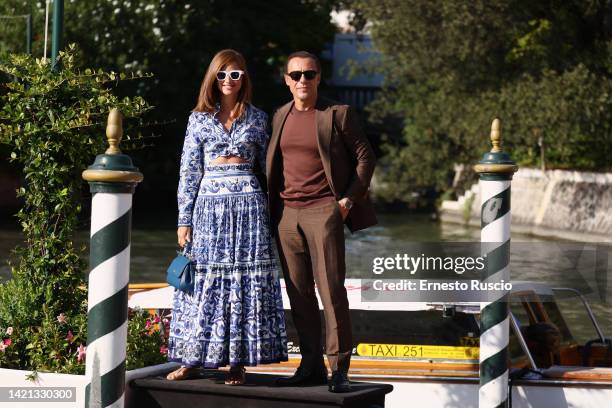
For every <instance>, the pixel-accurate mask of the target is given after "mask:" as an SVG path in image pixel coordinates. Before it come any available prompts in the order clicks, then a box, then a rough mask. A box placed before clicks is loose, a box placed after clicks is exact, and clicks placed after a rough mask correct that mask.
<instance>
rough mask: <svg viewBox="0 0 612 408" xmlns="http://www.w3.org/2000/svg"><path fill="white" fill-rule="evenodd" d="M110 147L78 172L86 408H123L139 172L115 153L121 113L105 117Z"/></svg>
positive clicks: (119, 135) (118, 138)
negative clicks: (87, 225) (84, 241)
mask: <svg viewBox="0 0 612 408" xmlns="http://www.w3.org/2000/svg"><path fill="white" fill-rule="evenodd" d="M106 136H107V138H108V141H109V144H110V147H109V148H108V149H107V150H106V152H105V154H100V155H98V156H97V157H96V160H95V162H94V164H93V165H91V166H89V168H88V169H87V170H85V171H84V172H83V179H85V180H86V181H88V182H89V186H90V190H91V192H92V194H93V197H92V206H91V241H90V257H89V264H90V272H89V283H88V287H89V291H88V301H87V303H88V304H87V309H88V312H87V359H86V364H85V367H86V368H85V376H86V377H87V379H88V385H87V388H86V391H85V393H86V394H85V401H86V403H85V406H86V407H87V408H107V407H113V408H120V407H123V405H124V391H125V357H126V343H127V317H128V282H129V276H130V234H131V220H132V195H133V193H134V189H135V188H136V185H137V184H138V183H139V182H140V181H142V179H143V176H142V173H140V172H139V171H138V169H137V168H136V167H134V165H133V164H132V160H131V159H130V157H129V156H127V155H125V154H121V150H119V147H118V146H119V143H120V141H121V137H122V136H123V129H122V119H121V114H120V113H119V111H118V110H117V109H113V110H112V111H111V112H110V114H109V115H108V125H107V127H106Z"/></svg>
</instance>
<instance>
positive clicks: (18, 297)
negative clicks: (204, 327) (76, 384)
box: [0, 46, 159, 373]
mask: <svg viewBox="0 0 612 408" xmlns="http://www.w3.org/2000/svg"><path fill="white" fill-rule="evenodd" d="M76 52H77V51H76V48H75V46H70V47H68V49H67V51H66V52H63V53H61V54H60V61H61V66H62V69H61V71H59V72H54V71H52V70H51V69H50V62H49V61H48V60H43V59H35V58H33V57H31V56H28V55H10V56H9V58H8V60H7V61H6V62H4V63H0V72H2V73H4V74H5V75H7V76H8V78H10V80H11V81H10V82H5V83H4V84H3V87H4V88H5V89H4V90H3V92H0V143H2V144H4V145H7V146H8V147H9V149H10V151H11V153H10V160H11V161H13V162H15V163H16V164H18V165H19V166H20V167H21V168H22V169H23V178H24V180H25V182H24V186H23V187H21V188H20V189H19V190H18V192H17V194H18V196H20V197H21V198H22V199H23V202H24V205H23V207H22V208H21V209H20V210H19V212H18V213H17V218H18V219H19V222H20V224H21V227H22V229H23V234H24V238H25V242H24V243H23V244H22V245H20V246H18V247H17V248H15V250H14V251H13V253H12V260H11V262H10V264H11V270H12V279H10V280H9V281H7V282H6V283H3V284H1V285H0V335H1V336H3V337H2V346H0V348H2V350H1V352H0V367H8V368H18V369H30V370H42V371H56V372H65V373H82V372H84V365H83V361H82V358H79V354H81V357H82V353H79V347H81V350H82V347H85V342H86V339H87V323H86V320H87V292H86V291H85V290H83V289H82V288H83V287H85V280H84V271H85V268H86V265H85V263H84V261H83V260H82V258H81V255H82V253H83V251H84V250H85V248H84V247H82V248H76V247H75V245H74V244H73V235H74V233H75V231H76V229H77V221H78V215H79V213H80V211H81V205H80V203H81V194H82V186H83V181H82V179H81V173H82V171H83V170H84V169H85V168H86V167H87V165H88V164H90V163H91V162H92V161H93V157H94V155H95V154H97V153H101V152H103V151H104V150H105V138H104V137H103V135H104V129H105V126H106V120H107V117H108V113H109V111H110V109H112V108H118V109H119V110H120V111H121V112H122V114H123V115H124V118H125V122H124V128H125V129H126V131H127V133H128V134H129V133H130V132H131V131H132V130H134V129H136V128H137V127H138V126H140V125H141V124H142V119H141V118H142V117H143V115H144V114H145V113H146V112H148V111H150V110H151V109H152V107H151V106H150V105H149V104H148V103H147V102H146V101H145V100H144V99H142V98H141V97H134V98H128V97H126V98H123V99H119V98H118V97H116V96H115V95H113V93H112V86H113V85H115V84H116V83H117V82H118V81H120V80H124V79H139V78H143V77H148V76H149V75H132V76H130V77H128V76H127V75H125V74H118V73H115V72H104V71H102V70H91V69H86V70H84V71H83V72H81V71H79V70H78V69H77V68H76V63H75V61H76ZM138 135H139V133H136V136H134V137H133V138H131V139H130V137H129V136H128V137H127V139H128V140H132V142H134V141H137V140H139V136H138ZM60 316H64V317H65V321H60V320H63V318H61V317H60ZM136 316H137V321H135V322H134V323H130V324H131V325H134V324H135V325H139V324H141V321H142V316H141V315H140V314H136ZM9 327H10V328H11V329H10V330H9V332H12V334H11V335H10V336H9V335H8V334H6V332H7V329H8V328H9ZM145 340H146V341H145V342H143V344H142V345H138V346H136V345H132V346H131V348H132V349H134V350H139V351H138V352H139V353H142V352H143V351H142V350H143V347H145V344H149V343H151V342H150V340H149V339H145ZM132 341H137V342H138V341H140V340H139V338H138V337H134V336H132ZM153 346H155V347H157V349H156V350H152V349H151V352H153V351H155V352H156V353H157V354H159V346H158V345H157V343H155V344H152V343H151V347H153ZM133 360H134V362H135V363H137V362H138V361H142V360H143V358H142V357H137V358H135V359H133Z"/></svg>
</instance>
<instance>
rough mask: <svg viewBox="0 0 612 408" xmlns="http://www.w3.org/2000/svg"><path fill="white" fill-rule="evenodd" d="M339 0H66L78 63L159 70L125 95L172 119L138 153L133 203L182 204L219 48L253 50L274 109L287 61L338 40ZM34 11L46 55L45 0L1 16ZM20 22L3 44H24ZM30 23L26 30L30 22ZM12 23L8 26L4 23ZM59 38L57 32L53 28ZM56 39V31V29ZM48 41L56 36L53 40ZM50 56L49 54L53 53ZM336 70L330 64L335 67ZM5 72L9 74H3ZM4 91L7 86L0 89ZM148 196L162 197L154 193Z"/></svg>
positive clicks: (7, 1) (21, 3) (260, 89)
mask: <svg viewBox="0 0 612 408" xmlns="http://www.w3.org/2000/svg"><path fill="white" fill-rule="evenodd" d="M336 3H337V1H334V0H266V1H240V0H209V1H189V0H187V1H175V0H131V1H117V0H99V1H69V0H66V1H65V10H64V12H65V35H64V39H65V42H66V43H67V44H68V43H76V44H77V45H78V47H79V49H80V50H81V56H80V58H79V63H80V64H82V66H95V67H99V68H102V69H105V70H114V71H127V72H130V71H138V70H141V71H143V72H152V73H153V74H154V75H155V78H154V79H153V80H151V81H141V82H133V83H128V84H122V85H120V87H119V88H118V92H119V94H120V95H134V94H136V95H140V96H143V97H145V98H146V99H147V100H148V101H150V102H151V103H152V104H153V105H155V106H156V107H157V109H156V110H155V114H154V115H153V116H154V118H152V119H154V120H158V121H161V122H170V123H168V124H166V125H164V126H160V127H158V128H152V129H151V131H152V132H154V133H155V134H158V135H161V137H160V138H158V139H156V140H155V142H154V143H155V146H154V148H152V149H145V150H142V151H139V152H134V153H133V158H134V162H135V163H136V165H137V166H138V167H139V168H140V169H141V171H143V173H144V174H145V179H144V182H143V183H141V184H140V185H139V187H138V190H139V192H138V195H137V198H136V200H135V207H136V209H138V205H139V203H140V202H147V205H146V208H143V209H141V210H140V211H139V213H142V211H143V210H152V212H154V213H155V214H159V213H160V210H163V208H154V207H153V206H152V203H153V205H157V206H160V207H161V206H165V207H167V208H168V209H169V210H170V211H174V210H175V209H176V186H177V182H178V157H179V154H180V149H181V147H182V143H183V139H184V134H185V127H186V123H187V118H188V116H189V112H190V110H191V109H193V107H194V106H195V103H196V98H197V95H198V93H199V87H200V83H201V81H202V78H203V75H204V72H205V70H206V68H207V67H208V64H209V62H210V60H211V59H212V57H213V55H214V54H215V53H216V52H217V51H219V50H221V49H224V48H234V49H236V50H238V51H240V52H241V53H243V55H244V56H245V58H246V60H247V63H248V68H249V73H250V75H251V77H252V78H253V84H254V104H255V105H256V106H258V107H260V108H262V109H264V110H266V111H267V112H271V111H272V110H273V109H274V108H276V107H277V106H280V105H281V104H283V103H284V102H285V101H288V100H289V99H290V97H291V95H290V93H289V92H288V91H287V89H286V86H285V85H284V83H281V82H280V80H281V76H280V68H281V66H282V64H283V63H284V58H285V57H286V56H287V55H288V54H289V53H291V52H293V51H296V50H299V49H307V50H310V51H312V52H315V53H319V52H320V51H321V50H322V49H323V46H324V44H325V43H326V42H330V41H333V36H334V33H335V26H334V25H333V24H332V23H331V22H330V17H329V13H330V11H331V9H332V8H333V7H334V5H335V4H336ZM30 11H31V12H32V14H33V15H34V32H35V38H36V40H35V41H34V45H33V52H34V55H36V56H41V55H42V53H43V42H44V2H43V1H32V0H3V1H1V2H0V15H3V14H4V15H16V14H25V13H28V12H30ZM17 26H18V24H17V23H14V24H12V25H10V27H9V25H7V26H6V27H1V25H0V49H2V48H5V49H10V50H12V51H14V52H16V51H21V52H23V51H24V50H25V46H24V40H23V36H24V34H23V31H22V32H20V33H16V30H17ZM23 27H24V25H23V24H22V27H21V29H22V30H23ZM3 30H4V31H3ZM49 36H51V31H50V32H49ZM49 42H50V37H49ZM49 49H50V43H49ZM49 54H50V52H49ZM327 72H329V70H327ZM0 80H1V79H0ZM0 92H1V91H0ZM148 197H150V198H153V197H154V199H148Z"/></svg>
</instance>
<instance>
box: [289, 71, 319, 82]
mask: <svg viewBox="0 0 612 408" xmlns="http://www.w3.org/2000/svg"><path fill="white" fill-rule="evenodd" d="M302 74H304V77H306V79H307V80H308V81H311V80H313V79H315V77H316V76H317V74H318V72H317V71H314V70H309V71H291V72H290V73H288V74H287V75H289V77H290V78H291V79H293V80H294V81H295V82H297V81H299V80H300V79H301V78H302Z"/></svg>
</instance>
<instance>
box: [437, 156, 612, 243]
mask: <svg viewBox="0 0 612 408" xmlns="http://www.w3.org/2000/svg"><path fill="white" fill-rule="evenodd" d="M511 200H512V230H513V231H516V232H523V233H531V234H535V235H542V236H551V237H559V238H565V239H572V240H577V241H589V242H612V173H588V172H578V171H565V170H547V171H542V170H537V169H528V168H525V169H523V168H521V169H519V171H518V172H517V173H516V174H515V175H514V178H513V179H512V198H511ZM479 211H480V188H479V186H478V183H477V184H475V185H473V186H472V188H471V189H470V190H468V191H467V192H466V193H465V194H464V195H463V196H462V197H459V199H458V200H457V201H444V202H442V206H441V209H440V212H441V218H442V221H445V222H460V223H469V224H472V225H477V226H479V225H480V213H479Z"/></svg>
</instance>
